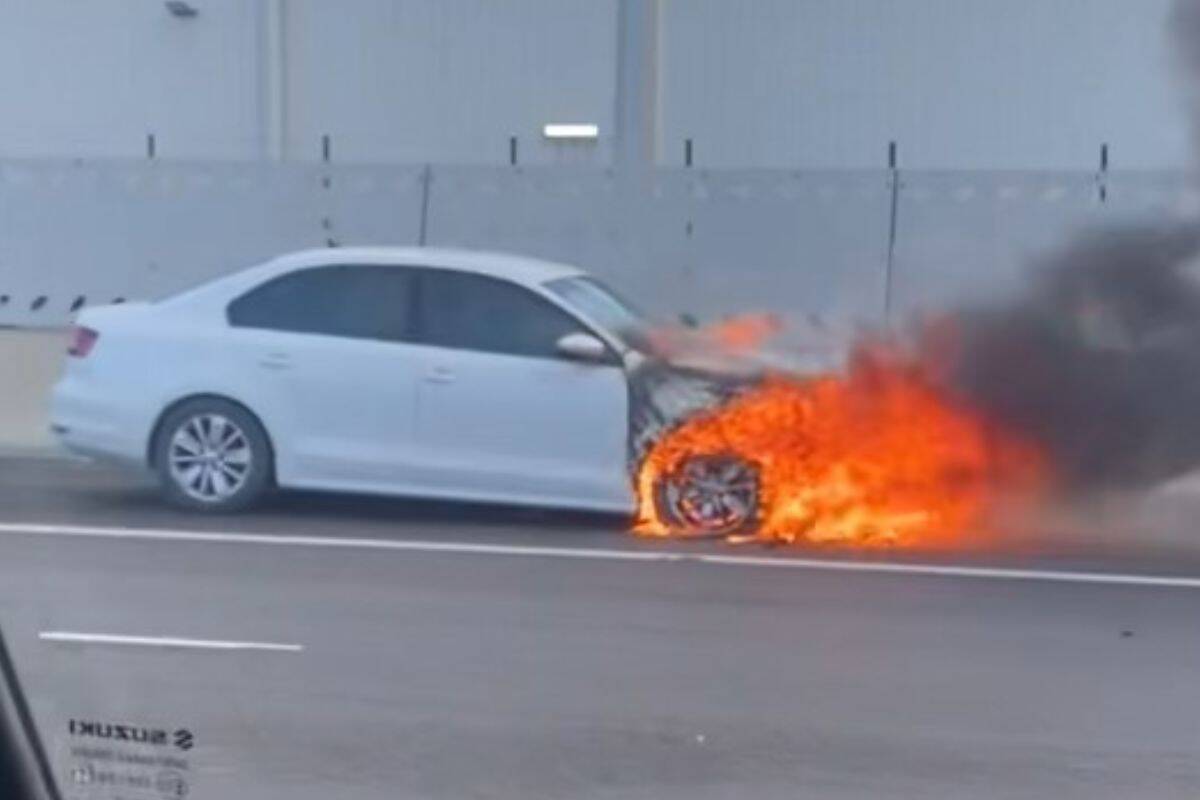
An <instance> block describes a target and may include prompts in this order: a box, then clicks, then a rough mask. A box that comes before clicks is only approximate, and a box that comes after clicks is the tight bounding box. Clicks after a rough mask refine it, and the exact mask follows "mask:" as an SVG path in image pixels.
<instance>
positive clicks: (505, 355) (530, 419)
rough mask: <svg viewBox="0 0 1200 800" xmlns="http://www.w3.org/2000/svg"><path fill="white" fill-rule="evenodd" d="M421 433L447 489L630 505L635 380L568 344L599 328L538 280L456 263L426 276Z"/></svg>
mask: <svg viewBox="0 0 1200 800" xmlns="http://www.w3.org/2000/svg"><path fill="white" fill-rule="evenodd" d="M417 297H418V303H417V308H418V314H417V319H418V326H417V335H418V339H419V341H420V342H421V344H422V345H423V347H422V349H421V355H420V361H421V367H420V380H419V383H418V388H417V407H416V431H415V437H416V440H417V443H418V446H419V448H420V451H421V454H422V457H423V459H424V461H425V464H426V469H427V475H428V477H429V479H430V481H431V482H432V483H433V484H435V485H436V487H437V489H438V490H439V491H443V492H448V493H453V494H458V495H463V496H468V497H477V498H481V499H495V500H512V501H517V502H531V503H545V504H549V505H566V506H581V507H591V508H608V509H614V510H618V509H619V510H627V509H628V508H630V505H631V503H632V499H631V492H630V488H629V482H628V477H627V473H626V467H625V453H626V450H625V445H626V436H627V431H628V422H627V418H628V408H627V406H628V390H627V387H626V382H625V374H624V372H623V370H622V369H621V367H620V366H619V360H618V359H617V357H616V355H615V354H613V355H612V358H611V359H610V360H609V361H607V362H606V363H597V362H581V361H573V360H569V359H567V358H565V357H562V356H560V355H559V354H558V353H557V352H556V348H555V345H556V343H557V341H558V340H559V339H560V338H561V337H562V336H564V335H566V334H569V333H575V332H585V333H586V332H587V331H586V328H585V326H584V325H583V324H581V323H580V322H579V320H577V319H576V318H575V317H573V316H571V315H570V314H568V313H567V312H566V311H564V310H563V309H562V308H560V307H558V306H557V305H555V304H554V303H552V302H550V301H549V300H548V299H546V298H545V297H543V296H541V295H539V294H537V293H535V292H533V291H531V290H529V289H528V288H526V287H523V286H520V285H517V284H515V283H511V282H508V281H504V280H500V279H497V278H493V277H489V276H484V275H477V274H473V273H467V272H459V271H455V270H448V269H426V270H422V271H421V272H420V276H419V280H418V294H417Z"/></svg>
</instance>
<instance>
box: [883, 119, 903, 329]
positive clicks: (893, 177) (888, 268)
mask: <svg viewBox="0 0 1200 800" xmlns="http://www.w3.org/2000/svg"><path fill="white" fill-rule="evenodd" d="M899 162H900V160H899V148H898V147H897V146H896V142H895V141H891V142H889V143H888V170H889V172H890V181H891V184H892V186H891V189H892V207H891V216H890V218H889V220H888V244H887V263H886V264H885V266H884V275H883V315H884V318H885V320H886V321H888V322H891V318H892V273H893V269H894V265H895V261H896V223H897V222H898V218H899V214H900V163H899Z"/></svg>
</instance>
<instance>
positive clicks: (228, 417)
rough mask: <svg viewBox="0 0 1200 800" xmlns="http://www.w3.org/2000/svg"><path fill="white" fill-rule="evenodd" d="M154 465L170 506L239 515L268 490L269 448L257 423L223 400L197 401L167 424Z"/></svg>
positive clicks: (177, 411)
mask: <svg viewBox="0 0 1200 800" xmlns="http://www.w3.org/2000/svg"><path fill="white" fill-rule="evenodd" d="M154 466H155V468H156V470H157V472H158V476H159V481H160V484H161V486H162V490H163V494H164V496H165V497H166V499H167V500H168V502H170V503H171V504H172V505H176V506H179V507H181V508H186V509H189V510H193V511H206V512H214V513H219V512H228V511H239V510H241V509H244V508H247V507H249V506H250V505H252V504H253V503H254V502H255V501H257V500H258V499H259V498H260V497H262V495H263V493H264V492H265V491H266V490H267V488H268V487H269V486H270V482H271V469H272V465H271V448H270V445H269V443H268V440H267V435H266V433H265V432H264V431H263V429H262V426H261V425H260V424H259V423H258V420H256V419H255V418H254V417H253V416H252V415H251V414H250V413H248V412H247V411H246V410H245V409H243V408H241V407H240V406H238V405H236V404H234V403H231V402H229V401H227V400H221V399H219V398H198V399H196V400H189V401H188V402H186V403H184V404H183V405H181V406H179V407H178V408H176V409H174V410H172V411H171V412H170V413H169V414H168V415H167V417H166V418H165V419H164V420H163V422H162V425H161V426H160V428H159V433H158V436H157V438H156V440H155V450H154Z"/></svg>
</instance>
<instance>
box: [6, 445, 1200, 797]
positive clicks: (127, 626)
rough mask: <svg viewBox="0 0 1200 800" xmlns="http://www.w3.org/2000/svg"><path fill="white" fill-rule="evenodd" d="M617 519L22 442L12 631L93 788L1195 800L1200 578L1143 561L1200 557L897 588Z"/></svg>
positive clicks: (1097, 562)
mask: <svg viewBox="0 0 1200 800" xmlns="http://www.w3.org/2000/svg"><path fill="white" fill-rule="evenodd" d="M621 526H622V521H621V520H615V519H612V518H604V517H588V516H578V515H576V516H570V515H554V514H546V513H534V512H514V511H506V510H502V509H468V508H448V507H445V506H438V505H429V504H416V503H400V502H391V501H379V500H366V499H362V498H350V499H329V498H320V497H314V496H303V497H291V498H283V499H280V500H277V501H275V502H274V503H273V504H272V505H271V506H270V507H268V508H267V509H266V510H264V511H262V512H259V513H256V514H253V515H249V516H245V517H238V518H222V519H205V518H196V517H187V516H181V515H177V514H175V513H174V512H170V511H166V510H163V509H161V508H160V507H158V506H157V504H156V503H155V501H154V498H153V494H152V492H151V491H150V490H149V489H148V488H147V487H145V486H143V485H140V484H138V483H136V482H131V481H129V480H128V479H127V478H125V477H124V476H121V475H118V474H115V473H111V472H108V471H105V470H102V469H99V468H96V467H92V466H89V465H83V464H75V463H70V462H55V461H47V460H39V459H32V460H0V615H2V616H0V622H2V623H3V625H4V631H5V635H6V636H7V638H8V639H9V646H10V648H11V649H12V650H13V651H14V654H15V657H16V659H17V662H18V668H19V670H20V672H21V677H22V680H23V681H24V682H25V684H26V688H27V690H28V692H29V694H30V696H31V699H32V703H33V706H34V711H35V716H36V718H37V720H38V723H39V725H40V727H41V728H42V733H43V736H44V739H45V740H46V742H47V746H48V749H49V750H50V751H51V755H52V758H53V760H54V763H55V768H56V770H57V771H58V773H59V775H60V778H61V779H62V780H63V782H64V784H65V785H66V786H67V787H69V789H70V792H71V794H69V795H68V796H73V797H105V798H109V797H118V796H120V797H127V798H130V799H131V800H133V799H134V798H143V797H145V798H149V797H167V796H171V794H170V791H171V790H172V789H171V787H173V786H177V785H178V783H169V782H168V783H167V784H163V785H158V784H156V783H155V782H154V781H156V780H158V779H159V778H161V777H162V775H163V773H164V772H172V773H173V774H174V778H175V779H177V780H182V781H184V782H186V783H187V785H188V786H189V788H190V793H189V794H188V797H191V798H199V797H205V798H207V797H214V798H289V800H294V799H295V798H322V799H324V798H329V797H338V798H355V797H365V798H385V797H386V798H400V797H404V798H409V797H416V798H426V797H428V798H443V797H444V798H521V799H522V800H527V799H528V798H543V797H545V798H559V797H561V798H673V797H686V798H689V800H695V799H696V798H727V797H746V798H776V797H778V798H789V799H791V798H798V797H817V798H864V797H871V798H892V797H897V798H900V797H902V798H939V797H945V798H962V797H971V798H1010V797H1011V798H1017V797H1020V798H1044V797H1048V796H1053V797H1055V798H1074V797H1079V798H1101V797H1113V798H1132V797H1137V798H1157V797H1179V798H1195V797H1197V796H1198V795H1200V758H1198V757H1197V754H1198V753H1200V581H1195V582H1191V583H1188V582H1187V581H1186V580H1185V581H1182V582H1180V583H1179V584H1178V585H1158V584H1156V583H1155V581H1154V580H1152V579H1146V580H1143V579H1142V578H1140V577H1137V576H1139V575H1143V574H1144V575H1171V576H1174V577H1175V578H1180V577H1186V576H1188V575H1195V576H1197V577H1200V569H1196V568H1194V567H1195V565H1193V564H1191V563H1189V562H1185V561H1181V560H1179V559H1174V560H1170V561H1168V560H1163V559H1157V560H1155V559H1146V560H1144V561H1143V562H1130V561H1128V560H1122V559H1119V558H1118V557H1117V556H1116V555H1114V554H1112V553H1107V554H1100V555H1099V556H1094V557H1091V558H1090V560H1089V559H1088V558H1087V557H1086V556H1085V555H1083V554H1081V553H1079V552H1072V553H1061V552H1059V553H1042V554H1031V553H1029V552H1023V553H1015V552H1008V553H998V554H993V555H990V556H989V555H988V554H986V553H972V554H970V555H969V556H964V557H961V558H956V556H955V555H954V554H953V553H941V554H923V555H922V560H923V562H936V564H938V565H940V566H947V565H949V566H950V567H951V569H950V574H930V573H929V571H928V570H925V571H922V569H923V568H912V569H911V570H909V571H906V572H897V573H891V574H889V573H878V572H872V571H858V567H860V566H861V567H864V568H870V567H871V566H872V565H873V564H875V563H876V562H878V561H880V560H884V559H886V560H888V561H891V562H895V563H900V564H904V563H908V562H912V561H913V558H912V557H906V556H903V555H902V554H883V555H880V554H873V555H872V556H870V557H869V558H867V559H864V560H860V561H857V562H855V563H854V564H853V569H851V570H829V569H822V568H816V567H814V566H813V565H809V564H805V563H799V564H798V565H797V562H796V558H797V557H804V558H816V559H824V558H830V557H834V558H837V559H838V560H839V561H844V560H846V559H847V558H848V555H847V554H832V555H831V554H829V553H826V552H821V553H796V552H787V553H780V552H774V553H757V552H755V553H747V552H746V551H745V550H736V551H731V550H730V549H728V548H722V547H720V546H718V545H695V544H693V545H686V546H681V545H670V546H667V545H663V544H660V543H654V542H651V543H646V542H640V541H633V540H631V539H629V538H628V537H627V536H625V535H624V534H622V533H621V531H620V529H621ZM129 528H133V529H135V533H136V531H147V530H148V531H151V532H150V533H147V534H145V535H144V537H143V538H130V537H129V535H128V534H129V531H128V530H127V529H129ZM188 531H193V532H194V531H207V532H214V533H217V534H225V535H219V536H214V537H211V538H203V537H197V538H192V539H188V538H186V535H187V532H188ZM266 537H291V538H283V539H272V540H268V539H267V538H266ZM660 552H668V553H674V554H678V553H690V554H697V555H703V556H705V557H710V560H708V561H699V560H694V559H682V560H681V559H676V560H663V559H655V558H654V554H656V553H660ZM738 558H742V559H743V560H742V561H741V562H739V561H737V560H736V559H738ZM957 564H965V565H966V567H967V570H966V571H959V572H955V571H954V570H955V569H957V567H955V565H957ZM989 564H995V565H997V566H999V567H1002V568H1005V569H1008V568H1013V567H1019V568H1020V569H1022V570H1025V571H1026V573H1022V575H1020V576H1014V575H1010V574H1006V573H1002V572H996V571H989V570H988V565H989ZM780 567H783V568H780ZM817 567H819V565H817ZM905 569H907V568H905ZM970 570H978V572H971V571H970ZM1083 570H1087V571H1089V572H1090V573H1092V574H1091V575H1090V576H1089V575H1084V576H1083V577H1082V578H1081V579H1080V580H1072V579H1070V577H1069V576H1064V575H1061V574H1059V573H1062V572H1068V573H1070V574H1074V575H1079V573H1080V571H1083ZM1048 571H1050V572H1048ZM1096 573H1099V574H1096ZM1110 574H1120V575H1122V576H1125V577H1128V578H1130V581H1129V582H1128V583H1125V584H1114V583H1111V582H1106V580H1107V579H1106V578H1105V577H1104V576H1105V575H1110ZM97 636H101V637H102V636H125V637H149V638H147V639H146V640H145V641H140V640H138V641H130V640H116V641H112V640H109V641H95V639H94V637H97ZM157 637H168V638H169V640H168V641H163V640H161V639H159V638H157ZM164 645H166V646H164ZM235 647H240V648H243V649H230V648H235ZM71 719H75V720H77V722H78V721H80V720H84V721H101V722H110V723H121V724H126V725H129V726H130V727H131V728H132V727H150V728H155V727H158V728H162V729H163V730H165V731H167V732H168V734H169V735H170V736H171V737H172V738H169V739H168V744H166V745H164V746H161V747H155V746H150V745H130V744H127V743H114V742H110V741H104V740H100V739H95V738H93V739H88V738H87V737H86V736H78V735H75V736H73V735H71V733H70V729H69V724H70V723H69V720H71ZM181 729H186V730H187V731H188V732H190V733H191V734H192V736H193V739H194V746H193V747H191V748H190V749H188V750H182V749H180V748H177V747H175V746H174V745H173V744H172V742H173V741H174V739H173V735H174V733H175V732H176V731H177V730H181ZM80 747H84V748H90V749H85V750H82V751H81V750H79V748H80ZM73 748H74V749H73ZM105 751H107V753H106V752H105ZM128 753H135V754H141V755H143V756H148V757H155V758H158V757H160V756H167V755H169V756H170V757H171V758H175V759H178V760H179V761H178V763H176V762H171V763H168V762H163V764H164V765H165V766H163V765H158V766H154V767H152V768H143V767H139V766H128V765H124V766H122V765H120V764H119V763H118V762H116V761H115V760H114V759H115V757H116V756H118V755H121V754H128ZM114 765H115V766H114ZM89 770H90V771H89ZM139 770H141V772H139ZM143 773H145V775H148V776H149V780H150V781H151V783H150V784H149V785H148V786H143V785H141V784H138V783H137V781H138V780H140V779H141V776H142V774H143ZM104 775H108V776H110V778H111V780H113V781H116V782H117V783H118V785H116V786H106V785H102V783H100V782H99V778H98V777H97V776H104ZM122 780H126V781H127V782H128V784H129V785H128V786H126V785H122V784H120V781H122ZM81 781H86V782H81ZM175 796H178V795H175Z"/></svg>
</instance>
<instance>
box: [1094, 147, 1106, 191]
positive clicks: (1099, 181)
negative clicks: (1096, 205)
mask: <svg viewBox="0 0 1200 800" xmlns="http://www.w3.org/2000/svg"><path fill="white" fill-rule="evenodd" d="M1096 185H1097V187H1098V189H1099V191H1100V202H1101V203H1107V202H1108V142H1105V143H1104V144H1102V145H1100V173H1099V174H1098V175H1097V176H1096Z"/></svg>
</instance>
